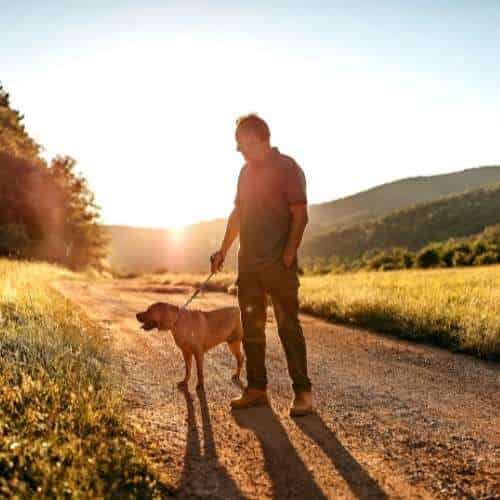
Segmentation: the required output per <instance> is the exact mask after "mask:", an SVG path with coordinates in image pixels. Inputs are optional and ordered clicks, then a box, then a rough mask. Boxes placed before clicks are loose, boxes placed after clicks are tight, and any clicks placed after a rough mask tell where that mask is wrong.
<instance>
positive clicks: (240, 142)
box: [236, 130, 269, 162]
mask: <svg viewBox="0 0 500 500" xmlns="http://www.w3.org/2000/svg"><path fill="white" fill-rule="evenodd" d="M236 150H237V151H239V152H240V153H241V154H242V155H243V158H245V160H246V161H247V162H252V161H259V160H262V159H263V158H264V157H265V156H266V154H267V153H268V151H269V144H268V143H267V141H263V140H262V139H261V138H260V137H259V136H258V135H257V134H256V133H255V132H254V131H252V130H239V131H238V132H236Z"/></svg>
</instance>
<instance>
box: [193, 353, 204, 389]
mask: <svg viewBox="0 0 500 500" xmlns="http://www.w3.org/2000/svg"><path fill="white" fill-rule="evenodd" d="M203 354H204V353H203V351H197V352H195V353H194V359H195V360H196V371H197V374H198V383H197V384H196V388H197V389H202V388H203V384H204V382H205V381H204V379H203Z"/></svg>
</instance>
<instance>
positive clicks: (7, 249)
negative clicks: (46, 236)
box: [0, 223, 31, 257]
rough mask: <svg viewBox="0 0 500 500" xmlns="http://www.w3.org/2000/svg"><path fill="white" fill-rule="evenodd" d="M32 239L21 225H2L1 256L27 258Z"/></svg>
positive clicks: (0, 232)
mask: <svg viewBox="0 0 500 500" xmlns="http://www.w3.org/2000/svg"><path fill="white" fill-rule="evenodd" d="M30 244H31V239H30V237H29V236H28V234H27V233H26V230H25V228H24V226H22V225H21V224H14V223H9V224H4V225H0V255H3V256H7V257H11V256H12V257H25V256H26V255H27V253H28V249H29V247H30Z"/></svg>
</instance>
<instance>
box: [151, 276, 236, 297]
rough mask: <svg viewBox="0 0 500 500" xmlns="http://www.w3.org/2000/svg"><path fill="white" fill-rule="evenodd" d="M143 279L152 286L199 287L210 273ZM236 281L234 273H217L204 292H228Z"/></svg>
mask: <svg viewBox="0 0 500 500" xmlns="http://www.w3.org/2000/svg"><path fill="white" fill-rule="evenodd" d="M142 278H143V279H145V280H147V281H149V282H150V283H152V284H162V285H172V286H189V287H198V286H200V285H201V284H202V283H203V282H204V281H205V280H206V279H207V278H208V273H207V274H204V275H201V274H194V273H165V274H144V275H142ZM235 279H236V277H235V275H234V274H233V273H225V272H222V273H217V274H216V275H214V276H212V278H211V279H210V281H209V282H208V283H207V285H206V286H205V288H204V290H206V291H208V292H227V291H228V288H230V287H231V286H232V285H234V282H235Z"/></svg>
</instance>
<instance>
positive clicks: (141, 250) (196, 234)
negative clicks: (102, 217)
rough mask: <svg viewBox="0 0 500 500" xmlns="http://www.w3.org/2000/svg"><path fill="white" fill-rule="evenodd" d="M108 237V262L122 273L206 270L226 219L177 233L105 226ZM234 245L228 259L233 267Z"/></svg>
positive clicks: (201, 223) (195, 225)
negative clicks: (109, 241) (161, 270)
mask: <svg viewBox="0 0 500 500" xmlns="http://www.w3.org/2000/svg"><path fill="white" fill-rule="evenodd" d="M105 228H106V230H107V233H108V235H109V236H110V240H111V243H110V254H109V258H108V260H109V263H110V264H111V266H112V267H113V268H114V269H118V270H122V271H142V272H151V271H156V270H159V269H166V270H169V271H200V272H205V271H207V270H208V265H209V264H208V263H209V257H210V255H211V254H212V253H213V252H215V251H216V250H217V249H218V248H219V245H220V242H221V241H222V238H223V237H224V230H225V228H226V220H225V219H217V220H213V221H209V222H200V223H198V224H192V225H190V226H186V227H184V228H183V229H182V231H181V232H179V231H172V230H168V229H150V228H139V227H130V226H105ZM236 247H237V245H234V248H233V249H232V252H231V254H230V255H229V256H228V259H227V266H228V267H234V266H235V260H236V251H237V248H236Z"/></svg>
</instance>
